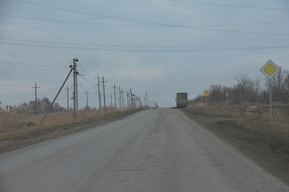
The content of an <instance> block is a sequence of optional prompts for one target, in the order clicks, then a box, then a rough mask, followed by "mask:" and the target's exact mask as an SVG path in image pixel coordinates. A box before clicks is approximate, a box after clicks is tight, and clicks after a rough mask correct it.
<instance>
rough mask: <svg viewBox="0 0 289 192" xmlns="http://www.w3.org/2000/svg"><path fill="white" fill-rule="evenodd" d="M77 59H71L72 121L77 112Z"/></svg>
mask: <svg viewBox="0 0 289 192" xmlns="http://www.w3.org/2000/svg"><path fill="white" fill-rule="evenodd" d="M76 62H78V58H77V57H76V58H73V66H72V69H73V114H74V119H76V111H77V110H78V93H77V75H78V74H79V73H78V71H77V63H76Z"/></svg>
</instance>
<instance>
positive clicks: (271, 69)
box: [261, 60, 280, 79]
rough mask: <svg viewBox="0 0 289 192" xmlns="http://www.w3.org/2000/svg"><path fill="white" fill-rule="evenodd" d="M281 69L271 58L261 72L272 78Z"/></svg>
mask: <svg viewBox="0 0 289 192" xmlns="http://www.w3.org/2000/svg"><path fill="white" fill-rule="evenodd" d="M279 71H280V68H279V67H278V66H277V65H276V64H275V63H274V62H273V61H271V60H269V61H267V63H266V64H265V65H264V66H263V67H262V68H261V72H262V73H263V74H264V75H265V76H266V77H268V78H269V79H272V78H273V77H274V76H275V75H276V74H277V73H278V72H279Z"/></svg>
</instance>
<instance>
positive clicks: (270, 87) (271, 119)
mask: <svg viewBox="0 0 289 192" xmlns="http://www.w3.org/2000/svg"><path fill="white" fill-rule="evenodd" d="M269 81H270V85H269V91H270V96H269V108H270V109H269V110H270V123H273V117H272V79H269Z"/></svg>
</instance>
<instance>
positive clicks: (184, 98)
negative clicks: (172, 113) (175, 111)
mask: <svg viewBox="0 0 289 192" xmlns="http://www.w3.org/2000/svg"><path fill="white" fill-rule="evenodd" d="M176 106H177V108H181V107H187V106H188V93H177V97H176Z"/></svg>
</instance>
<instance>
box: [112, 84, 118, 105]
mask: <svg viewBox="0 0 289 192" xmlns="http://www.w3.org/2000/svg"><path fill="white" fill-rule="evenodd" d="M112 88H113V90H114V107H115V108H117V106H116V91H115V89H116V88H117V87H116V86H115V84H114V85H113V87H112Z"/></svg>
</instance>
